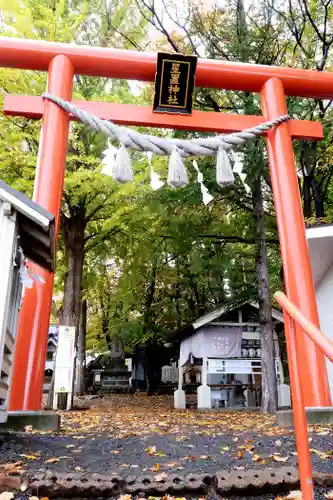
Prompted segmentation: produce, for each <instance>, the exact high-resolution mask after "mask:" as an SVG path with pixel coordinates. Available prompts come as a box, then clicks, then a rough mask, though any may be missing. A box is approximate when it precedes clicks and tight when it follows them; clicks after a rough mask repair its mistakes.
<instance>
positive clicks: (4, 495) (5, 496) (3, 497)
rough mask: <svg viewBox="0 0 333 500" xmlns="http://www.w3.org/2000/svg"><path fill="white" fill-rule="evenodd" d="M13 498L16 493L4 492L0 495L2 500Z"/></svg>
mask: <svg viewBox="0 0 333 500" xmlns="http://www.w3.org/2000/svg"><path fill="white" fill-rule="evenodd" d="M12 498H14V493H11V492H10V491H4V492H3V493H1V494H0V500H12Z"/></svg>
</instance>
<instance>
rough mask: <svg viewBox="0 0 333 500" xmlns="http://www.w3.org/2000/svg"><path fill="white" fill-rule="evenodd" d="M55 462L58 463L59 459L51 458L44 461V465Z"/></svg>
mask: <svg viewBox="0 0 333 500" xmlns="http://www.w3.org/2000/svg"><path fill="white" fill-rule="evenodd" d="M56 462H60V458H56V457H52V458H48V459H47V460H45V463H46V464H55V463H56Z"/></svg>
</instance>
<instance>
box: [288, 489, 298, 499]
mask: <svg viewBox="0 0 333 500" xmlns="http://www.w3.org/2000/svg"><path fill="white" fill-rule="evenodd" d="M285 498H288V499H289V500H302V492H301V491H299V490H295V491H291V492H290V493H289V495H287V496H286V497H285Z"/></svg>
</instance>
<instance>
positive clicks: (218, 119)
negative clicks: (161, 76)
mask: <svg viewBox="0 0 333 500" xmlns="http://www.w3.org/2000/svg"><path fill="white" fill-rule="evenodd" d="M73 104H75V105H77V106H79V107H80V108H82V109H84V110H86V111H88V112H89V113H92V114H94V115H96V116H98V117H99V118H103V119H105V120H111V121H113V122H114V123H117V124H119V125H138V126H141V127H159V128H173V129H182V130H193V131H195V130H197V131H201V132H215V133H230V132H239V131H240V130H244V129H245V128H250V127H254V126H256V125H259V124H260V123H263V122H265V121H266V120H265V118H263V117H262V116H247V115H233V114H228V113H215V112H208V111H193V114H192V116H182V115H170V114H166V113H153V112H152V110H151V107H150V106H136V105H134V104H114V103H107V102H94V101H75V100H73ZM3 109H4V113H5V114H6V115H14V116H26V117H28V118H34V119H39V118H42V116H43V110H44V103H43V99H42V98H41V97H36V96H16V95H6V96H5V102H4V108H3ZM71 118H72V119H74V117H73V116H71ZM289 128H290V133H291V136H292V137H293V139H304V140H308V139H314V140H320V139H323V127H322V124H321V123H320V122H311V121H306V120H291V121H290V122H289Z"/></svg>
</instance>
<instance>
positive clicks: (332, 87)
mask: <svg viewBox="0 0 333 500" xmlns="http://www.w3.org/2000/svg"><path fill="white" fill-rule="evenodd" d="M57 55H64V56H67V57H68V58H69V59H70V60H71V62H72V64H73V66H74V69H75V72H76V73H78V74H82V75H90V76H101V77H108V78H124V79H128V80H141V81H154V79H155V72H156V60H157V54H156V53H149V52H148V53H144V52H136V51H129V50H119V49H109V48H100V47H90V46H84V45H70V44H62V43H50V42H42V41H37V40H22V39H18V38H6V37H3V38H0V67H8V68H20V69H30V70H40V71H47V70H48V66H49V64H50V62H51V61H52V59H53V58H54V57H55V56H57ZM274 77H275V78H278V79H279V80H281V81H282V83H283V86H284V91H285V94H286V95H290V96H299V97H314V98H320V99H331V98H332V97H333V73H328V72H318V71H312V70H302V69H294V68H281V67H276V66H263V65H254V64H244V63H234V62H229V61H221V60H213V59H199V60H198V66H197V72H196V84H197V85H198V86H200V87H207V88H223V89H230V90H241V91H245V92H260V91H261V89H262V87H263V85H264V84H265V83H266V82H267V81H268V80H269V79H271V78H274Z"/></svg>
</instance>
